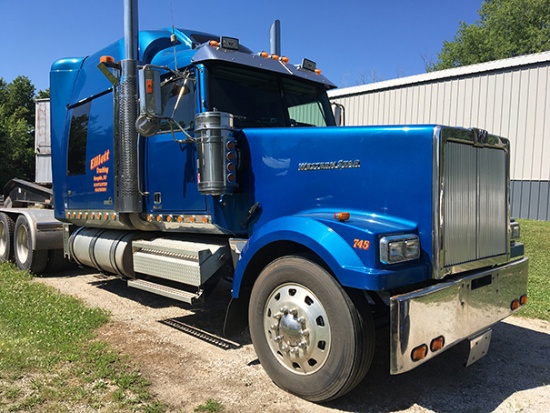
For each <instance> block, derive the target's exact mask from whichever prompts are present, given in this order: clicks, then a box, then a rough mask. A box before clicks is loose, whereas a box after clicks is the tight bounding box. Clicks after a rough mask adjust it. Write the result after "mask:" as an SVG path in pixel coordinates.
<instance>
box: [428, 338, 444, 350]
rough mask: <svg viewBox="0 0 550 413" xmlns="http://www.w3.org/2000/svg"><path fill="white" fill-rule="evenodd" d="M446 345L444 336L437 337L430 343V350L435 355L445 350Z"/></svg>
mask: <svg viewBox="0 0 550 413" xmlns="http://www.w3.org/2000/svg"><path fill="white" fill-rule="evenodd" d="M444 345H445V338H444V337H443V336H439V337H436V338H434V339H433V340H432V342H431V343H430V350H431V351H432V352H433V353H435V352H436V351H439V350H441V349H443V346H444Z"/></svg>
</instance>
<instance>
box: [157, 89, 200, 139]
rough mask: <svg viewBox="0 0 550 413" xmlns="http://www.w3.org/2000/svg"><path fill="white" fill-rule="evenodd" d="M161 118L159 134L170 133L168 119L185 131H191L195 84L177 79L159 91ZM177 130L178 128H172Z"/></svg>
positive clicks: (193, 116) (193, 114)
mask: <svg viewBox="0 0 550 413" xmlns="http://www.w3.org/2000/svg"><path fill="white" fill-rule="evenodd" d="M161 95H162V102H163V107H164V111H163V114H162V116H163V118H164V119H162V120H161V122H160V129H159V133H162V132H170V131H171V130H172V127H171V125H170V121H169V120H168V119H174V120H175V121H176V122H178V123H179V124H180V125H181V127H182V128H183V129H185V130H188V129H193V128H194V126H195V125H194V122H195V82H194V81H193V80H192V79H188V80H187V81H185V80H183V79H179V80H176V81H173V82H170V83H167V84H166V85H164V86H163V87H162V90H161ZM173 129H174V130H177V129H178V128H173Z"/></svg>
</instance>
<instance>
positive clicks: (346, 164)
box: [298, 159, 361, 171]
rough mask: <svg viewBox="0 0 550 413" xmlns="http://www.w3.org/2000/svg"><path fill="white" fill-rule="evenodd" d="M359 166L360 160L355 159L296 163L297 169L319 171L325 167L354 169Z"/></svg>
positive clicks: (325, 168)
mask: <svg viewBox="0 0 550 413" xmlns="http://www.w3.org/2000/svg"><path fill="white" fill-rule="evenodd" d="M354 168H361V161H360V160H359V159H356V160H355V161H345V160H339V161H333V162H311V163H309V162H302V163H299V164H298V170H299V171H320V170H327V169H330V170H332V169H354Z"/></svg>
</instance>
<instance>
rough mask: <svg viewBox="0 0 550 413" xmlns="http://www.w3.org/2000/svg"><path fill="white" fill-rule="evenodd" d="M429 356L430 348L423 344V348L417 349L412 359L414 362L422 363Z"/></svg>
mask: <svg viewBox="0 0 550 413" xmlns="http://www.w3.org/2000/svg"><path fill="white" fill-rule="evenodd" d="M427 355H428V346H427V345H426V344H422V345H421V346H418V347H416V348H415V349H413V351H412V352H411V359H412V361H420V360H422V359H424V358H426V356H427Z"/></svg>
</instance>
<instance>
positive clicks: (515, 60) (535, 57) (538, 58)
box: [328, 51, 550, 98]
mask: <svg viewBox="0 0 550 413" xmlns="http://www.w3.org/2000/svg"><path fill="white" fill-rule="evenodd" d="M541 63H550V51H548V52H543V53H535V54H529V55H524V56H517V57H512V58H509V59H503V60H494V61H491V62H485V63H479V64H475V65H470V66H461V67H456V68H452V69H446V70H439V71H436V72H429V73H423V74H420V75H414V76H407V77H401V78H397V79H392V80H385V81H382V82H375V83H369V84H366V85H359V86H351V87H346V88H339V89H333V90H330V91H328V95H329V97H330V98H339V97H345V96H352V95H359V94H363V93H368V92H373V91H381V90H384V89H394V88H399V87H404V86H411V85H414V84H418V83H430V82H435V81H440V80H446V79H452V78H458V77H463V76H468V75H472V74H479V73H483V72H493V71H500V70H503V69H513V68H520V67H522V66H529V65H534V64H541Z"/></svg>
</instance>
